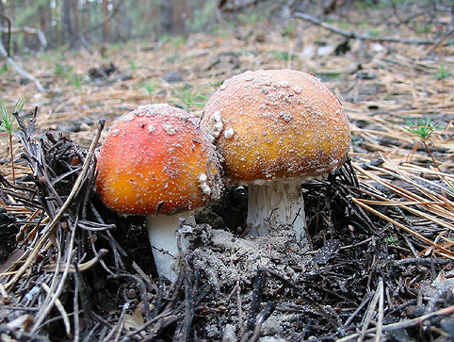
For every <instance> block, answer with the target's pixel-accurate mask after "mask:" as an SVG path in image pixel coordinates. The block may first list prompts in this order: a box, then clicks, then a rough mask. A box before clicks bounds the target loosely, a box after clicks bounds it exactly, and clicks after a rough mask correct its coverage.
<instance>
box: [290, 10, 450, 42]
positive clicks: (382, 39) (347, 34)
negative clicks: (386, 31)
mask: <svg viewBox="0 0 454 342" xmlns="http://www.w3.org/2000/svg"><path fill="white" fill-rule="evenodd" d="M293 16H294V17H295V18H299V19H303V20H306V21H308V22H310V23H312V24H315V25H318V26H320V27H323V28H325V29H327V30H329V31H331V32H334V33H337V34H340V35H342V36H344V37H347V38H352V39H358V40H369V41H373V42H381V43H382V42H389V43H405V44H414V45H433V44H436V43H437V42H438V41H435V40H432V39H405V38H396V37H374V36H370V35H363V34H358V33H356V32H353V31H347V30H342V29H340V28H338V27H336V26H334V25H331V24H328V23H326V22H324V21H322V20H320V19H318V18H315V17H313V16H311V15H308V14H306V13H301V12H295V13H294V14H293ZM452 42H453V41H446V42H445V44H451V43H452ZM440 43H441V42H440Z"/></svg>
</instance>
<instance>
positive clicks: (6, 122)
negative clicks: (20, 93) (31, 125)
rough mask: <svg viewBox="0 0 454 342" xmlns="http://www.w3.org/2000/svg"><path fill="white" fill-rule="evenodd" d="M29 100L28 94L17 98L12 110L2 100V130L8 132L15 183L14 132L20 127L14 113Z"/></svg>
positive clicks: (0, 114) (0, 107) (0, 110)
mask: <svg viewBox="0 0 454 342" xmlns="http://www.w3.org/2000/svg"><path fill="white" fill-rule="evenodd" d="M27 100H28V96H24V97H21V98H20V99H19V100H17V102H16V104H15V105H14V107H13V110H12V111H8V109H7V108H6V105H5V101H4V100H3V99H1V100H0V131H3V132H6V133H7V134H8V140H9V153H10V158H11V171H12V175H13V183H16V172H15V167H14V156H13V133H14V131H15V130H16V129H17V127H18V123H17V121H16V117H15V116H14V114H17V113H19V112H20V111H21V110H22V108H24V105H25V103H26V102H27Z"/></svg>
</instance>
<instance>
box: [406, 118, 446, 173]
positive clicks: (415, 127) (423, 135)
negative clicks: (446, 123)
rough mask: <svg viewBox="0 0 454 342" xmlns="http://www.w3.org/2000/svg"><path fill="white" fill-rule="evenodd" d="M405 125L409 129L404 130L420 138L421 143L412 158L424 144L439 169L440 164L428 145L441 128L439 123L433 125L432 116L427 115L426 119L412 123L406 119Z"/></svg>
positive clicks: (414, 149) (413, 150) (417, 145)
mask: <svg viewBox="0 0 454 342" xmlns="http://www.w3.org/2000/svg"><path fill="white" fill-rule="evenodd" d="M405 123H406V125H407V126H408V127H404V128H405V129H406V130H407V131H409V132H410V133H412V134H414V135H416V136H417V137H418V138H419V141H418V142H417V143H416V144H415V146H414V147H413V149H412V151H411V153H410V156H412V155H413V154H414V153H415V151H416V150H417V149H418V147H419V145H421V144H423V145H424V147H425V148H426V150H427V153H429V156H430V158H431V159H432V161H433V163H434V165H435V167H436V168H437V169H438V163H437V162H436V160H435V158H434V157H433V155H432V152H431V151H430V148H429V146H428V145H427V140H429V138H430V136H431V135H432V133H433V132H434V131H435V130H437V129H438V128H439V125H440V123H437V124H436V125H434V124H432V117H431V116H430V115H426V117H425V118H417V119H416V121H412V120H410V119H408V118H406V119H405Z"/></svg>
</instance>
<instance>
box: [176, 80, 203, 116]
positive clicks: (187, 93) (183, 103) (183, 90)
mask: <svg viewBox="0 0 454 342" xmlns="http://www.w3.org/2000/svg"><path fill="white" fill-rule="evenodd" d="M175 95H176V97H177V98H178V100H174V101H171V102H172V103H173V104H174V105H175V106H177V107H180V108H182V109H184V110H186V111H189V110H190V109H191V107H193V106H199V107H201V106H203V105H204V104H205V103H204V102H205V101H204V100H205V98H204V97H203V96H202V95H200V94H199V93H198V91H195V90H194V89H193V87H192V85H190V84H185V85H184V86H182V87H179V88H175Z"/></svg>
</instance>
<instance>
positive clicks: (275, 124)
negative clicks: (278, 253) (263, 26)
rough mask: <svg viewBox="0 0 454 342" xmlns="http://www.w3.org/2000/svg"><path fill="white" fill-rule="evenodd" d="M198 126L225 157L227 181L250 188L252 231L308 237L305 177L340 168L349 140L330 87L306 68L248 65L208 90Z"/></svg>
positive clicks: (337, 103)
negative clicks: (277, 228)
mask: <svg viewBox="0 0 454 342" xmlns="http://www.w3.org/2000/svg"><path fill="white" fill-rule="evenodd" d="M201 124H202V125H203V126H204V127H205V128H206V129H207V131H208V132H209V133H210V134H211V135H212V136H213V137H214V139H215V144H216V145H217V147H218V149H219V151H220V153H221V154H222V156H223V158H224V170H225V176H226V178H227V180H226V181H227V182H228V183H230V184H243V185H247V186H248V196H249V199H248V201H249V202H248V216H247V223H248V224H249V225H250V226H251V230H250V233H249V235H251V236H256V235H264V234H267V233H268V232H269V229H270V227H272V226H274V225H277V224H286V225H293V227H294V229H295V231H296V238H297V239H298V241H302V243H305V240H307V236H306V219H305V213H304V200H303V196H302V182H303V181H306V180H310V179H313V178H319V177H326V176H327V175H328V174H329V173H330V172H332V171H334V170H336V169H338V168H339V167H340V166H341V165H342V164H343V163H344V161H345V160H346V158H347V152H348V149H349V146H350V129H349V122H348V120H347V117H346V115H345V114H344V111H343V109H342V106H341V104H340V102H339V101H338V99H337V98H336V97H335V96H334V95H333V93H332V92H331V91H330V90H329V89H328V88H327V87H326V86H325V85H324V84H322V83H321V82H320V81H319V80H318V79H317V78H316V77H314V76H312V75H310V74H307V73H303V72H299V71H295V70H267V71H263V70H260V71H254V72H251V71H248V72H245V73H243V74H240V75H237V76H234V77H233V78H230V79H228V80H226V81H225V82H224V83H223V84H222V85H221V86H220V88H219V89H218V90H217V91H216V92H215V93H214V94H213V95H212V96H211V98H210V99H209V101H208V102H207V104H206V106H205V108H204V113H203V119H202V121H201Z"/></svg>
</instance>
